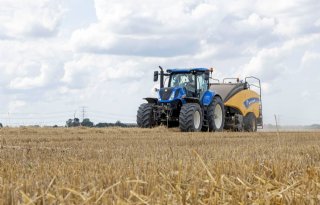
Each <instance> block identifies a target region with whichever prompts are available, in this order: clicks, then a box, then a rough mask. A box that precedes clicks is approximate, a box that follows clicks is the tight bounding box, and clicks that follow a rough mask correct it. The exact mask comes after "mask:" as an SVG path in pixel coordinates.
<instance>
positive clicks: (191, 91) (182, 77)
mask: <svg viewBox="0 0 320 205" xmlns="http://www.w3.org/2000/svg"><path fill="white" fill-rule="evenodd" d="M178 86H179V87H184V88H185V89H186V92H187V96H188V97H194V96H195V94H196V83H195V75H194V74H192V73H173V74H171V76H170V80H169V86H168V87H178Z"/></svg>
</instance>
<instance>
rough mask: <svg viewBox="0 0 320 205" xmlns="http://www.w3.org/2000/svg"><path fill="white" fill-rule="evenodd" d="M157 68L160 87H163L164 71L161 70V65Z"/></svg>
mask: <svg viewBox="0 0 320 205" xmlns="http://www.w3.org/2000/svg"><path fill="white" fill-rule="evenodd" d="M159 68H160V88H163V87H164V84H163V78H164V72H163V68H162V67H161V66H159Z"/></svg>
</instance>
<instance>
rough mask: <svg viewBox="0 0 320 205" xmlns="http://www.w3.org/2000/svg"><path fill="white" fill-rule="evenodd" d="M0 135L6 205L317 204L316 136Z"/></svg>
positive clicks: (1, 192) (319, 144)
mask: <svg viewBox="0 0 320 205" xmlns="http://www.w3.org/2000/svg"><path fill="white" fill-rule="evenodd" d="M0 135H1V136H0V143H1V144H0V204H320V133H319V132H304V133H298V132H287V133H280V135H279V136H278V135H277V133H272V132H270V133H268V132H258V133H228V132H224V133H180V132H179V131H178V130H176V129H169V130H168V129H165V128H155V129H137V128H128V129H121V128H109V129H85V128H79V129H63V128H59V129H45V128H41V129H40V128H38V129H32V128H19V129H18V128H17V129H8V128H6V129H1V130H0Z"/></svg>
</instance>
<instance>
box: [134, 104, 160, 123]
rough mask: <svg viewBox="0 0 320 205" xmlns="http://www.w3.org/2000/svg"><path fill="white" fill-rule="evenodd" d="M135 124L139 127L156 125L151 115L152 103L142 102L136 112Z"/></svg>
mask: <svg viewBox="0 0 320 205" xmlns="http://www.w3.org/2000/svg"><path fill="white" fill-rule="evenodd" d="M137 124H138V127H141V128H151V127H154V126H155V125H156V123H155V120H154V115H153V104H149V103H143V104H141V105H140V107H139V109H138V113H137Z"/></svg>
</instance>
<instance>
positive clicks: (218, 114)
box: [214, 104, 223, 129]
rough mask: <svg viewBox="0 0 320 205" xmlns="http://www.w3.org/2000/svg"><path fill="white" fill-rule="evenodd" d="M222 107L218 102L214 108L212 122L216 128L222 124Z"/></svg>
mask: <svg viewBox="0 0 320 205" xmlns="http://www.w3.org/2000/svg"><path fill="white" fill-rule="evenodd" d="M222 117H223V116H222V108H221V106H220V105H219V104H217V105H216V107H215V108H214V124H215V125H216V128H217V129H220V128H221V125H222Z"/></svg>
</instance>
